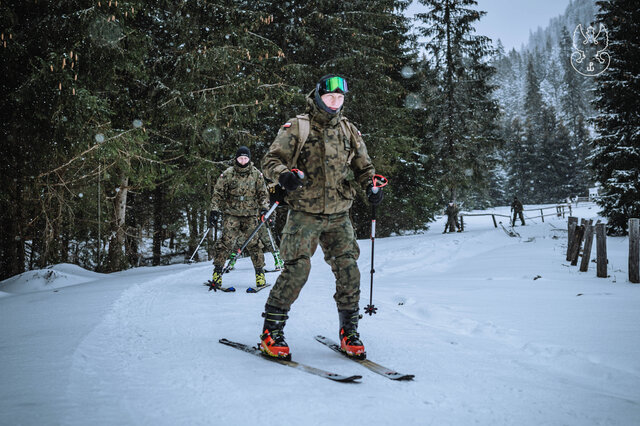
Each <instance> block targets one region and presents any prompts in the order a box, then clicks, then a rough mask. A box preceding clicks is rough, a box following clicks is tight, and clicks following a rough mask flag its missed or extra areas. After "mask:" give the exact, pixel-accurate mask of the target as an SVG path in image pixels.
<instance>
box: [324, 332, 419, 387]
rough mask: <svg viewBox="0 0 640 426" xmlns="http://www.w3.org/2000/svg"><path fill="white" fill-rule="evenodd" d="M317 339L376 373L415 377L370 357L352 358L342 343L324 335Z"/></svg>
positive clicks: (403, 377) (395, 378) (388, 375)
mask: <svg viewBox="0 0 640 426" xmlns="http://www.w3.org/2000/svg"><path fill="white" fill-rule="evenodd" d="M316 340H317V341H318V342H320V343H322V344H323V345H325V346H327V347H329V348H331V349H333V350H334V351H336V352H338V353H339V354H342V355H344V356H345V357H346V358H349V359H350V360H352V361H355V362H357V363H358V364H360V365H362V366H364V367H366V368H368V369H369V370H371V371H373V372H374V373H378V374H380V375H381V376H384V377H386V378H387V379H391V380H413V378H414V377H415V376H414V375H413V374H402V373H398V372H397V371H393V370H391V369H389V368H387V367H383V366H382V365H380V364H378V363H376V362H373V361H371V360H368V359H357V358H352V357H350V356H348V355H347V354H345V353H344V352H342V351H341V350H340V345H338V344H337V343H336V342H334V341H333V340H331V339H329V338H327V337H324V336H316Z"/></svg>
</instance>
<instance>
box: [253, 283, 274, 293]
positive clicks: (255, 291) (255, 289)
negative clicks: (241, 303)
mask: <svg viewBox="0 0 640 426" xmlns="http://www.w3.org/2000/svg"><path fill="white" fill-rule="evenodd" d="M267 287H271V284H265V285H263V286H262V287H249V288H248V289H247V293H257V292H259V291H262V290H264V289H265V288H267Z"/></svg>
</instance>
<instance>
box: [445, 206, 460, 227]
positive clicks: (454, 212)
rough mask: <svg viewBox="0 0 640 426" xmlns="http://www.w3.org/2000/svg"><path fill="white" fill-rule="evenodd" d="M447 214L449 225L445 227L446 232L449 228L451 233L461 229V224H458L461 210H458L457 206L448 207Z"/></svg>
mask: <svg viewBox="0 0 640 426" xmlns="http://www.w3.org/2000/svg"><path fill="white" fill-rule="evenodd" d="M446 213H447V224H446V225H445V227H444V229H445V232H446V230H447V228H448V229H449V232H453V231H455V230H456V228H460V224H459V223H458V214H459V213H460V209H458V206H456V205H455V204H454V205H453V206H449V205H447V210H446Z"/></svg>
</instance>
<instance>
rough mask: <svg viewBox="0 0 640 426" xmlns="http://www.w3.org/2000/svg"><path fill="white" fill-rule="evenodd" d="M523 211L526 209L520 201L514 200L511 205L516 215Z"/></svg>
mask: <svg viewBox="0 0 640 426" xmlns="http://www.w3.org/2000/svg"><path fill="white" fill-rule="evenodd" d="M523 209H524V207H523V206H522V203H521V202H520V200H514V201H513V203H511V210H513V211H515V212H516V213H518V212H521V211H522V210H523Z"/></svg>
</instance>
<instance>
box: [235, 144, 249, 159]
mask: <svg viewBox="0 0 640 426" xmlns="http://www.w3.org/2000/svg"><path fill="white" fill-rule="evenodd" d="M243 155H246V156H247V157H249V160H251V151H249V148H247V147H246V146H244V145H243V146H241V147H240V148H238V150H237V151H236V158H238V157H241V156H243Z"/></svg>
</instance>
